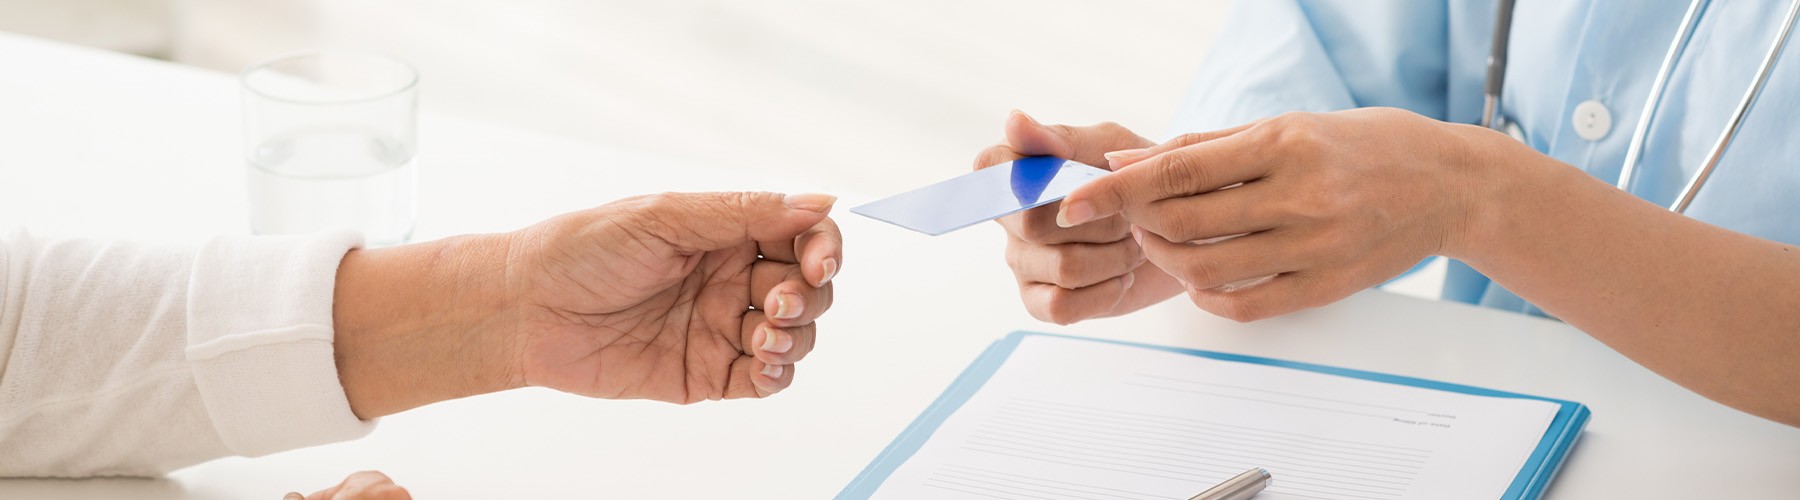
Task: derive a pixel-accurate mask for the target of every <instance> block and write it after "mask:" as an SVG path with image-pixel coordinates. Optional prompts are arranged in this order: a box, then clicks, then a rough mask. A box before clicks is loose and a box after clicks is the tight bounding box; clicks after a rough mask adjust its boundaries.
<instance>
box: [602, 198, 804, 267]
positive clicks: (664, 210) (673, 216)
mask: <svg viewBox="0 0 1800 500" xmlns="http://www.w3.org/2000/svg"><path fill="white" fill-rule="evenodd" d="M834 203H837V197H836V196H832V195H828V194H791V195H783V194H781V193H749V192H744V193H735V192H734V193H664V194H659V195H655V196H652V197H650V198H649V200H648V203H647V204H646V205H645V206H643V207H641V209H640V210H636V211H635V212H634V213H633V214H632V215H631V217H632V220H635V221H638V222H639V223H640V224H639V226H640V229H642V230H645V231H648V232H649V233H650V234H652V235H655V236H656V237H657V238H660V239H662V240H663V241H666V242H668V243H669V244H670V245H671V246H674V247H675V249H676V250H677V251H678V252H680V253H682V254H696V253H700V252H707V251H712V250H719V249H723V248H729V247H732V246H736V245H740V244H744V243H750V242H756V241H779V240H791V239H793V238H795V237H798V236H799V235H800V233H802V232H805V231H806V230H807V229H808V228H811V227H813V225H815V224H818V223H819V221H822V220H825V217H826V214H829V213H830V212H831V206H832V204H834Z"/></svg>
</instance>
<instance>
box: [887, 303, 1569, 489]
mask: <svg viewBox="0 0 1800 500" xmlns="http://www.w3.org/2000/svg"><path fill="white" fill-rule="evenodd" d="M1557 409H1558V406H1557V405H1556V404H1554V403H1550V402H1547V401H1539V400H1531V399H1514V398H1493V397H1485V396H1473V395H1468V394H1460V393H1454V392H1447V391H1439V390H1433V389H1425V388H1420V387H1412V386H1405V385H1397V384H1389V383H1383V382H1374V381H1368V380H1361V379H1355V378H1347V377H1339V376H1334V375H1327V374H1322V373H1316V372H1310V371H1305V370H1296V369H1290V368H1281V367H1275V366H1268V365H1260V364H1254V363H1239V362H1231V361H1221V360H1216V359H1210V358H1203V357H1198V356H1190V355H1185V354H1179V353H1173V352H1167V351H1160V350H1155V349H1146V348H1141V347H1132V346H1123V345H1116V344H1108V343H1102V342H1093V341H1085V340H1078V339H1066V338H1059V337H1047V336H1030V337H1026V338H1025V339H1024V340H1022V341H1021V342H1020V343H1019V345H1018V346H1017V348H1016V349H1015V350H1014V351H1013V353H1012V354H1011V356H1009V357H1008V358H1007V360H1006V361H1005V362H1004V364H1003V365H1001V367H1000V368H999V369H998V371H996V372H995V373H994V375H993V377H991V378H990V379H989V380H988V381H987V383H986V384H984V385H983V386H982V388H981V389H980V390H979V391H977V392H976V393H975V395H973V396H972V397H970V398H969V400H968V401H967V402H966V403H965V404H964V405H963V406H962V407H961V408H960V409H958V410H957V411H956V413H955V414H953V415H951V416H950V417H949V418H948V419H946V420H945V421H944V422H943V424H942V425H941V426H940V427H938V429H937V431H936V432H935V433H933V434H932V436H931V437H930V439H929V440H928V441H927V442H926V443H925V444H924V445H923V446H922V447H921V448H920V449H919V450H918V452H917V453H915V454H914V455H913V456H912V457H911V458H910V459H909V460H907V462H906V463H904V464H902V465H900V467H899V468H897V469H895V471H894V473H893V474H892V475H890V476H889V477H888V479H887V480H886V481H885V482H883V483H882V485H881V488H880V489H879V490H878V491H877V492H876V493H875V494H874V496H873V497H872V498H874V499H890V500H891V499H918V498H930V499H971V500H991V499H1001V500H1082V499H1093V500H1158V499H1186V498H1188V497H1190V496H1193V495H1194V494H1196V493H1199V492H1200V491H1202V490H1205V489H1206V488H1209V487H1211V486H1213V485H1214V484H1217V483H1219V482H1221V481H1224V480H1225V479H1227V478H1229V477H1231V476H1234V475H1237V474H1238V473H1241V472H1244V471H1245V470H1248V469H1250V468H1252V467H1263V468H1265V469H1268V470H1269V472H1270V473H1271V474H1272V475H1273V476H1274V480H1273V484H1272V485H1271V486H1270V488H1269V489H1267V490H1265V491H1264V492H1263V493H1262V494H1261V495H1259V496H1258V497H1257V498H1258V499H1259V500H1282V499H1306V500H1311V499H1349V500H1402V499H1434V500H1435V499H1446V498H1471V499H1484V498H1499V497H1500V495H1501V494H1503V493H1504V492H1505V491H1506V488H1507V486H1508V485H1509V484H1511V482H1512V480H1513V478H1514V476H1516V475H1517V474H1518V473H1519V469H1520V468H1521V467H1523V466H1524V464H1525V462H1526V460H1527V458H1529V456H1530V454H1531V452H1532V450H1533V449H1534V448H1536V447H1537V444H1538V441H1539V440H1540V439H1541V438H1542V436H1543V434H1544V431H1545V430H1546V429H1547V428H1548V427H1549V425H1550V422H1551V420H1553V419H1554V418H1555V416H1556V412H1557Z"/></svg>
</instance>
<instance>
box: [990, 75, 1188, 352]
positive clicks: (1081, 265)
mask: <svg viewBox="0 0 1800 500" xmlns="http://www.w3.org/2000/svg"><path fill="white" fill-rule="evenodd" d="M1153 144H1155V143H1153V142H1151V141H1150V140H1149V139H1145V138H1143V137H1139V136H1138V135H1137V134H1134V133H1132V132H1131V131H1130V130H1126V129H1125V127H1121V126H1119V125H1118V124H1114V123H1102V124H1099V125H1093V126H1086V127H1071V126H1066V125H1043V124H1039V123H1038V122H1037V121H1036V120H1033V119H1031V117H1029V116H1026V115H1025V114H1024V113H1020V112H1017V111H1015V112H1013V114H1012V115H1011V116H1009V117H1007V120H1006V142H1003V143H1001V144H999V145H996V146H994V147H990V148H988V149H987V150H985V151H982V152H981V154H980V155H979V156H977V157H976V159H975V169H976V170H980V169H982V168H986V167H989V166H993V165H997V164H1000V163H1005V162H1008V161H1012V160H1016V159H1019V158H1022V157H1025V156H1039V155H1049V156H1056V157H1060V158H1065V159H1070V160H1075V161H1078V162H1081V163H1086V164H1088V165H1093V166H1096V167H1100V168H1110V167H1109V162H1108V160H1107V159H1106V157H1105V156H1104V155H1105V154H1106V153H1108V152H1111V151H1118V150H1127V149H1138V148H1144V147H1149V146H1151V145H1153ZM1059 207H1060V204H1059V203H1053V204H1049V205H1044V206H1041V207H1037V208H1033V209H1031V210H1026V211H1024V212H1020V213H1017V214H1013V215H1009V216H1006V217H1002V218H1000V220H999V222H1000V225H1001V226H1003V227H1005V228H1006V234H1007V245H1006V263H1007V265H1009V266H1011V267H1012V270H1013V275H1014V276H1016V277H1017V278H1018V280H1019V296H1020V297H1021V298H1023V299H1024V301H1025V309H1026V310H1028V311H1030V312H1031V315H1032V316H1033V317H1036V318H1037V319H1040V320H1043V321H1049V322H1052V323H1057V324H1069V323H1074V322H1076V321H1081V320H1084V319H1088V318H1097V317H1106V316H1116V315H1120V314H1125V313H1128V312H1131V311H1136V310H1138V309H1142V308H1144V307H1145V306H1148V305H1150V304H1154V303H1157V302H1160V301H1162V300H1163V299H1167V298H1169V297H1172V296H1174V295H1175V294H1177V293H1180V292H1181V290H1182V289H1181V284H1180V283H1179V282H1177V281H1175V280H1174V279H1173V278H1171V277H1170V276H1169V275H1168V273H1164V272H1163V271H1162V270H1161V269H1158V268H1157V267H1156V266H1155V265H1153V264H1149V263H1146V261H1145V259H1144V253H1143V251H1142V249H1141V248H1139V247H1138V244H1137V242H1136V241H1134V240H1133V239H1132V238H1131V224H1130V223H1128V222H1126V221H1125V219H1124V218H1123V217H1117V216H1114V217H1108V218H1105V219H1100V220H1095V221H1092V222H1088V223H1086V224H1082V225H1079V226H1076V227H1072V228H1063V227H1060V226H1058V225H1057V224H1056V213H1057V210H1059Z"/></svg>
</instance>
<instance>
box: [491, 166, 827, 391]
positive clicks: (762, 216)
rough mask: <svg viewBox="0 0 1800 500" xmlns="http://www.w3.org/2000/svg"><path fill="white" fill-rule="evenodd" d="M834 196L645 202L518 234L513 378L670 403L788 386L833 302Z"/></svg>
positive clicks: (683, 197) (714, 196)
mask: <svg viewBox="0 0 1800 500" xmlns="http://www.w3.org/2000/svg"><path fill="white" fill-rule="evenodd" d="M834 201H836V199H835V198H832V197H828V196H822V195H796V196H789V197H785V198H784V197H783V196H782V195H779V194H774V193H709V194H675V195H656V196H647V197H640V198H632V199H628V200H624V201H620V202H616V203H612V204H609V205H606V206H603V207H600V208H596V209H593V210H587V211H582V212H575V213H572V214H568V215H564V216H562V217H557V218H555V219H551V220H548V221H545V222H544V223H542V224H539V225H537V226H533V227H531V228H528V229H526V230H524V231H521V232H519V233H517V235H516V238H515V239H516V240H517V243H515V244H514V248H515V251H514V252H513V255H512V259H511V260H512V262H511V263H510V264H509V265H508V270H509V271H510V272H512V273H514V276H513V278H512V280H511V281H512V284H513V286H514V287H515V288H516V289H517V290H518V293H519V301H520V304H519V305H520V311H519V314H520V319H521V327H522V329H523V331H521V332H520V333H521V335H522V340H523V341H524V343H523V344H522V346H523V350H522V353H521V354H522V357H521V362H522V367H523V375H524V377H525V382H526V383H527V384H529V385H537V386H545V387H550V388H554V389H560V390H564V391H568V392H573V393H576V394H581V395H584V396H591V397H601V398H629V399H655V400H661V401H670V402H675V403H693V402H697V401H705V400H709V399H729V398H751V397H763V396H768V395H770V394H774V393H776V392H778V391H780V390H782V389H783V388H786V387H787V386H788V384H789V383H790V382H792V381H793V378H794V367H793V365H794V362H796V361H799V360H800V358H802V357H805V356H806V353H807V352H808V351H811V350H812V347H813V334H814V326H813V320H814V319H816V318H818V317H819V315H820V314H823V313H824V312H825V310H826V309H827V308H829V307H831V298H832V297H831V285H830V284H829V280H830V279H831V277H832V275H833V274H835V273H836V272H837V269H838V264H839V263H840V262H842V260H843V257H842V255H843V251H842V248H843V244H842V237H841V236H839V234H838V229H837V225H836V224H835V223H833V222H832V221H831V219H829V218H826V215H825V214H826V212H828V211H829V210H830V209H831V204H832V203H833V202H834ZM752 308H754V309H752Z"/></svg>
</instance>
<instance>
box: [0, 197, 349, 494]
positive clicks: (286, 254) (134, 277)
mask: <svg viewBox="0 0 1800 500" xmlns="http://www.w3.org/2000/svg"><path fill="white" fill-rule="evenodd" d="M360 244H361V238H360V237H359V236H357V235H356V234H355V233H349V232H345V233H332V234H322V235H317V236H306V237H225V238H219V239H216V240H213V241H211V242H209V243H207V244H206V245H205V246H203V247H201V248H200V249H198V250H195V249H192V248H169V247H155V246H146V245H134V244H127V243H102V242H94V241H82V240H62V241H44V240H39V239H34V238H32V237H31V236H30V235H29V234H27V233H25V232H24V231H22V230H21V231H17V232H14V233H12V234H11V235H9V236H7V237H5V238H4V239H0V284H4V285H3V286H4V288H0V476H6V477H20V476H38V477H90V476H147V475H157V474H161V473H164V472H168V471H171V470H174V469H178V468H181V467H185V466H189V465H193V464H196V463H200V462H203V461H206V460H210V459H213V458H217V457H222V456H227V455H246V456H255V455H264V454H268V453H273V452H277V451H281V450H286V449H292V448H299V447H304V446H310V445H316V444H323V443H330V442H335V441H342V440H347V439H354V438H357V437H360V436H362V435H364V434H367V433H368V432H369V430H371V429H372V428H373V425H374V423H373V422H369V421H362V420H358V419H357V418H356V417H355V416H354V415H353V414H352V413H351V412H350V405H349V402H348V400H347V399H346V398H345V397H344V390H343V387H342V386H341V385H339V383H338V378H337V367H336V364H335V362H334V360H333V358H332V317H331V307H332V296H333V287H334V285H335V281H336V275H337V266H338V262H339V261H340V260H342V259H343V256H344V253H345V252H347V251H349V250H350V249H351V248H354V247H356V246H357V245H360Z"/></svg>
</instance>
